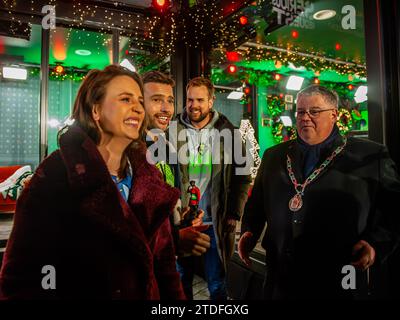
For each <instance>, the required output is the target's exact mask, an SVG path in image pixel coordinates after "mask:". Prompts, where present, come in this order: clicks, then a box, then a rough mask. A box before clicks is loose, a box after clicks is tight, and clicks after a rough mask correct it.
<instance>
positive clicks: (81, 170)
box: [60, 126, 179, 270]
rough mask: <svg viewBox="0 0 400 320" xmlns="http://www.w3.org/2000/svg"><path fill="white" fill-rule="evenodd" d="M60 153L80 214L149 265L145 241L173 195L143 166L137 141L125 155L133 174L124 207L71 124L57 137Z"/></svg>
mask: <svg viewBox="0 0 400 320" xmlns="http://www.w3.org/2000/svg"><path fill="white" fill-rule="evenodd" d="M60 153H61V157H62V159H63V161H64V164H65V166H66V170H67V176H68V182H69V185H70V187H71V189H72V191H73V192H74V193H76V194H78V195H79V196H80V199H81V201H80V203H81V208H80V212H81V214H82V215H84V216H86V217H88V218H89V219H90V220H91V221H93V222H95V223H96V224H97V225H100V226H101V227H102V228H105V229H107V230H108V231H110V232H112V233H113V234H114V235H116V236H117V237H118V238H119V239H120V240H121V241H123V242H124V243H125V244H126V243H128V244H129V245H130V248H131V249H132V251H133V252H135V254H137V253H139V255H140V256H141V257H142V258H143V261H147V262H148V264H152V260H151V259H149V257H150V256H151V251H152V249H151V246H150V242H151V241H152V240H153V238H154V235H155V234H156V231H157V230H158V228H159V227H160V225H161V224H162V223H163V222H164V221H165V220H166V219H167V218H168V216H169V214H170V213H171V212H172V210H173V208H174V206H175V204H176V201H177V200H178V198H179V191H178V190H177V189H175V188H171V187H169V186H168V185H166V184H165V183H164V182H163V180H162V177H161V174H160V172H159V171H158V170H157V168H156V167H154V166H153V165H151V164H149V163H148V162H147V159H146V148H145V145H144V143H137V145H136V146H135V147H134V148H132V149H131V150H130V151H129V152H128V158H129V161H130V163H131V166H132V173H133V181H132V188H131V191H130V196H129V199H128V203H127V202H126V201H125V200H124V199H123V198H122V196H121V195H120V192H119V191H118V189H117V187H116V185H115V183H114V182H113V180H112V178H111V176H110V173H109V171H108V169H107V166H106V163H105V162H104V160H103V158H102V156H101V155H100V153H99V151H98V150H97V146H96V145H95V143H94V142H93V140H92V139H91V138H90V137H89V136H88V135H87V134H86V133H85V132H84V131H83V130H82V129H80V128H79V127H77V126H71V127H69V129H68V130H67V131H66V132H64V133H63V134H62V135H61V136H60ZM148 267H149V269H148V270H152V269H153V268H151V266H148Z"/></svg>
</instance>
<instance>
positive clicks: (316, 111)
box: [296, 108, 335, 118]
mask: <svg viewBox="0 0 400 320" xmlns="http://www.w3.org/2000/svg"><path fill="white" fill-rule="evenodd" d="M330 110H335V108H331V109H322V110H321V109H310V110H299V111H297V115H296V117H297V118H302V117H304V116H305V115H306V114H308V115H309V116H310V118H318V117H319V114H320V113H321V112H325V111H330Z"/></svg>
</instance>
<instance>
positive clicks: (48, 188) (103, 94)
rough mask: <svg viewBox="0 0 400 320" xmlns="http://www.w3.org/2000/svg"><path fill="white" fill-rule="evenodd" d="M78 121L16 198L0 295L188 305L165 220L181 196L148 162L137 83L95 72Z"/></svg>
mask: <svg viewBox="0 0 400 320" xmlns="http://www.w3.org/2000/svg"><path fill="white" fill-rule="evenodd" d="M72 118H73V119H74V124H73V125H71V126H69V127H66V128H65V129H64V130H63V131H62V132H61V133H60V136H59V143H60V149H59V150H57V151H55V152H54V153H52V154H51V155H50V156H48V157H47V158H46V159H45V160H44V161H43V162H42V163H41V164H40V166H39V167H38V169H37V170H36V172H35V174H34V176H33V177H32V179H31V181H30V182H29V185H28V186H27V187H26V189H25V190H24V191H23V193H22V195H21V197H20V198H19V200H18V203H17V209H16V213H15V218H14V227H13V230H12V233H11V236H10V240H9V242H8V245H7V249H6V253H5V256H4V262H3V266H2V269H1V273H0V297H2V298H6V299H10V298H11V299H12V298H19V299H20V298H22V299H31V298H91V299H93V298H100V299H163V298H168V299H183V298H184V294H183V291H182V288H181V283H180V279H179V275H178V273H177V272H176V268H175V255H174V249H173V242H172V237H171V232H170V224H169V219H168V216H169V214H170V213H171V212H172V210H173V208H174V205H175V204H176V202H177V200H178V198H179V192H178V191H177V190H176V189H174V188H171V187H169V186H168V185H166V184H165V183H164V182H163V180H162V178H161V175H160V173H159V171H158V170H157V168H156V167H154V166H152V165H150V164H149V163H148V162H147V161H146V148H145V145H144V143H142V142H141V139H140V137H141V135H142V133H143V132H144V129H145V125H144V119H145V111H144V108H143V85H142V82H141V80H140V78H139V76H138V75H137V74H136V73H132V72H130V71H129V70H127V69H124V68H122V67H119V66H114V65H113V66H108V67H106V68H105V69H104V70H101V71H100V70H92V71H90V72H89V73H88V75H87V76H86V78H85V80H84V82H83V83H82V85H81V87H80V89H79V92H78V95H77V98H76V101H75V105H74V109H73V115H72Z"/></svg>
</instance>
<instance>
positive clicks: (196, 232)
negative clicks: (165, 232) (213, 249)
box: [179, 225, 210, 256]
mask: <svg viewBox="0 0 400 320" xmlns="http://www.w3.org/2000/svg"><path fill="white" fill-rule="evenodd" d="M208 227H209V226H208V225H206V226H204V225H203V226H197V227H187V228H183V229H180V230H179V249H180V251H181V253H182V254H192V255H195V256H201V255H202V254H203V253H205V252H206V251H207V249H208V248H209V247H210V237H209V236H208V235H206V234H205V233H201V231H204V230H206V229H208Z"/></svg>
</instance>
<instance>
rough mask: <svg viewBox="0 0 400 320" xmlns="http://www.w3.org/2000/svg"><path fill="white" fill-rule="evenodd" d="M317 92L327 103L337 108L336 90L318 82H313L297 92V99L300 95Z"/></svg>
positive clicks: (313, 94)
mask: <svg viewBox="0 0 400 320" xmlns="http://www.w3.org/2000/svg"><path fill="white" fill-rule="evenodd" d="M317 94H319V95H321V96H322V97H323V98H324V99H325V101H326V102H327V103H329V104H330V105H332V106H334V107H335V108H338V106H339V96H338V94H337V93H336V91H334V90H330V89H328V88H325V87H323V86H320V85H318V84H313V85H311V86H308V87H306V88H304V89H303V90H300V91H299V92H298V93H297V100H299V98H300V97H301V96H307V97H309V96H315V95H317Z"/></svg>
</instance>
